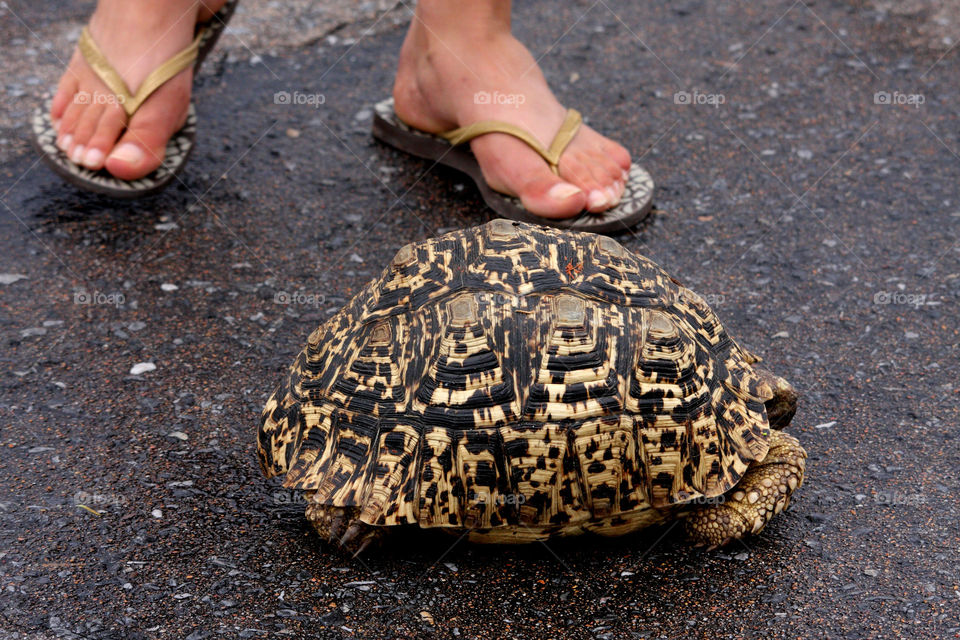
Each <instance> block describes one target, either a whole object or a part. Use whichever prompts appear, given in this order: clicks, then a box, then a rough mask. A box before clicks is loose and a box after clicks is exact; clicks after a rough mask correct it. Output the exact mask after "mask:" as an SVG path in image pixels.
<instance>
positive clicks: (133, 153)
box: [110, 142, 143, 164]
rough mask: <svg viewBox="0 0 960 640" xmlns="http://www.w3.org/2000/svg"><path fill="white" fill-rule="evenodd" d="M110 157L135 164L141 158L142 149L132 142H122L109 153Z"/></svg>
mask: <svg viewBox="0 0 960 640" xmlns="http://www.w3.org/2000/svg"><path fill="white" fill-rule="evenodd" d="M110 159H112V160H119V161H120V162H126V163H127V164H137V163H139V162H140V161H141V160H143V151H141V150H140V147H138V146H137V145H135V144H133V143H132V142H124V143H123V144H121V145H120V146H118V147H117V148H116V149H114V150H113V153H111V154H110Z"/></svg>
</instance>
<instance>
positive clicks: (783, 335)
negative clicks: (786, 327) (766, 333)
mask: <svg viewBox="0 0 960 640" xmlns="http://www.w3.org/2000/svg"><path fill="white" fill-rule="evenodd" d="M770 337H771V338H774V339H777V338H789V337H790V333H789V332H788V331H778V332H777V333H775V334H773V335H772V336H770Z"/></svg>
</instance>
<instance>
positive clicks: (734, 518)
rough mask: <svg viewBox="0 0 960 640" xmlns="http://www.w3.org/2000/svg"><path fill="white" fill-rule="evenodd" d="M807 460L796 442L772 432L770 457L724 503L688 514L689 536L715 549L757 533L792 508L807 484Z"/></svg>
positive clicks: (742, 480) (754, 468) (731, 492)
mask: <svg viewBox="0 0 960 640" xmlns="http://www.w3.org/2000/svg"><path fill="white" fill-rule="evenodd" d="M806 457H807V453H806V451H804V450H803V447H801V446H800V442H799V441H797V439H796V438H794V437H793V436H789V435H787V434H785V433H783V432H782V431H771V432H770V450H769V451H768V452H767V455H766V457H765V458H764V459H763V460H761V461H760V462H756V463H754V464H753V465H751V466H750V468H749V469H747V472H746V473H745V474H744V475H743V478H741V479H740V482H739V483H737V486H735V487H734V488H733V489H732V490H731V491H730V492H728V493H727V494H726V495H725V499H724V501H723V502H721V503H719V504H710V505H702V506H698V507H695V508H694V509H692V510H691V511H689V512H688V513H687V515H686V519H685V523H684V524H685V528H686V531H687V535H688V536H689V537H690V539H691V540H692V541H693V542H694V543H696V544H698V545H703V544H706V545H709V546H710V548H711V549H712V548H715V547H720V546H723V545H725V544H727V543H728V542H730V541H731V540H736V539H738V538H742V537H743V536H745V535H746V534H748V533H757V532H758V531H760V530H761V529H763V527H765V526H766V524H767V523H768V522H769V521H770V519H771V518H773V516H775V515H776V514H778V513H780V512H781V511H783V510H784V509H785V508H786V507H787V505H789V504H790V496H791V495H792V494H793V492H794V490H795V489H796V488H797V487H799V486H800V485H801V484H802V483H803V472H804V469H805V464H806Z"/></svg>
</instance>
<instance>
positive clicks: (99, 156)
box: [83, 149, 103, 169]
mask: <svg viewBox="0 0 960 640" xmlns="http://www.w3.org/2000/svg"><path fill="white" fill-rule="evenodd" d="M83 164H84V166H86V167H87V168H90V169H99V168H100V167H102V166H103V151H100V149H87V153H86V154H84V156H83Z"/></svg>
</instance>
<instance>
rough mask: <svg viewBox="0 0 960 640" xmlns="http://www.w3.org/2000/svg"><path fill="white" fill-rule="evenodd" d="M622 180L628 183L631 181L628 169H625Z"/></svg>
mask: <svg viewBox="0 0 960 640" xmlns="http://www.w3.org/2000/svg"><path fill="white" fill-rule="evenodd" d="M620 179H621V180H623V181H624V182H626V181H627V180H629V179H630V172H629V171H627V170H626V169H624V170H623V174H622V176H621V178H620Z"/></svg>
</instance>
